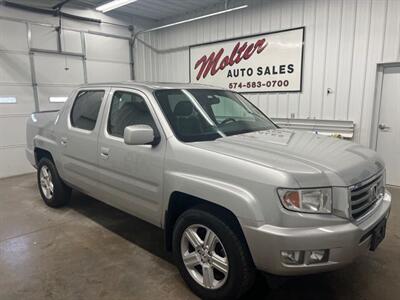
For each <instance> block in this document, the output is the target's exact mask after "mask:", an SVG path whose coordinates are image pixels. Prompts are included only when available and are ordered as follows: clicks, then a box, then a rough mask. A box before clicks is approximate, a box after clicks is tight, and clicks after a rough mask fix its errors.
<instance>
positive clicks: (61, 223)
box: [0, 174, 400, 300]
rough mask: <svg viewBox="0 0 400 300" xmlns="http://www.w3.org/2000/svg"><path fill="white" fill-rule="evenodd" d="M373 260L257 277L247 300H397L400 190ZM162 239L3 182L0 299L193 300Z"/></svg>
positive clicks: (85, 201)
mask: <svg viewBox="0 0 400 300" xmlns="http://www.w3.org/2000/svg"><path fill="white" fill-rule="evenodd" d="M392 193H393V198H394V203H393V208H392V214H391V218H390V222H389V224H388V231H387V237H386V239H385V241H384V242H383V243H382V244H381V245H380V247H379V248H378V250H377V251H376V252H375V253H367V254H366V255H365V256H363V257H361V258H360V259H359V260H358V261H357V262H355V263H354V264H353V265H351V266H349V267H347V268H345V269H342V270H339V271H335V272H331V273H325V274H319V275H313V276H303V277H297V278H277V277H272V276H268V277H267V278H265V277H263V276H259V278H258V279H257V282H256V285H255V287H254V288H253V289H252V291H251V292H250V293H249V294H248V295H246V299H249V298H251V299H325V300H329V299H353V300H355V299H380V300H383V299H399V296H398V295H399V294H400V280H399V279H400V203H399V201H398V200H399V199H400V189H392ZM163 249H164V248H163V234H162V231H161V230H160V229H158V228H156V227H154V226H152V225H149V224H147V223H145V222H143V221H140V220H138V219H136V218H134V217H132V216H129V215H127V214H125V213H123V212H121V211H119V210H116V209H114V208H112V207H109V206H107V205H105V204H103V203H101V202H98V201H96V200H94V199H91V198H89V197H87V196H84V195H82V194H80V193H76V192H75V193H73V196H72V199H71V203H70V205H69V206H68V207H66V208H62V209H58V210H55V209H51V208H48V207H46V206H45V205H44V203H43V202H42V200H41V199H40V196H39V193H38V190H37V187H36V180H35V176H34V175H33V174H29V175H24V176H19V177H13V178H8V179H2V180H0V299H1V300H8V299H18V300H19V299H74V300H78V299H85V300H88V299H96V300H97V299H113V300H116V299H163V300H167V299H196V297H195V296H194V295H193V294H192V293H191V292H190V291H189V290H188V289H187V288H186V286H185V284H184V283H183V281H182V280H181V278H180V276H179V274H178V272H177V270H176V268H175V267H174V265H173V264H172V261H171V257H170V256H169V255H168V254H167V253H166V252H164V250H163Z"/></svg>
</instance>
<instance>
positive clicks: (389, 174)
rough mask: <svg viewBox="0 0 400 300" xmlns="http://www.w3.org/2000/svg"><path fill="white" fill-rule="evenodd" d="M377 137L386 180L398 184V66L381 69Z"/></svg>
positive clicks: (399, 80)
mask: <svg viewBox="0 0 400 300" xmlns="http://www.w3.org/2000/svg"><path fill="white" fill-rule="evenodd" d="M377 138H378V140H377V151H378V153H379V154H380V155H381V156H382V157H383V159H384V161H385V163H386V182H387V184H391V185H397V186H400V66H398V67H385V68H384V70H383V81H382V93H381V106H380V111H379V122H378V137H377Z"/></svg>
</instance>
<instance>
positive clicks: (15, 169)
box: [0, 146, 35, 178]
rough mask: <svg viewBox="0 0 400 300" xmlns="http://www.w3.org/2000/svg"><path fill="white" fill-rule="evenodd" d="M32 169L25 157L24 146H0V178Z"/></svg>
mask: <svg viewBox="0 0 400 300" xmlns="http://www.w3.org/2000/svg"><path fill="white" fill-rule="evenodd" d="M34 171H35V169H34V168H33V167H32V166H31V165H30V164H29V162H28V160H27V159H26V157H25V146H18V147H6V148H2V147H0V178H3V177H8V176H13V175H18V174H23V173H30V172H34Z"/></svg>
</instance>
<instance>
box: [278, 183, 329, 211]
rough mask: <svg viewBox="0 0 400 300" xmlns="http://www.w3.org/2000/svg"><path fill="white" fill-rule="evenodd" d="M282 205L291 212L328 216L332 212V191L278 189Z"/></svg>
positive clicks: (324, 189) (323, 189)
mask: <svg viewBox="0 0 400 300" xmlns="http://www.w3.org/2000/svg"><path fill="white" fill-rule="evenodd" d="M278 195H279V198H280V199H281V202H282V205H283V206H284V207H285V208H287V209H289V210H293V211H298V212H307V213H317V214H330V213H331V212H332V189H331V188H321V189H303V190H291V189H278Z"/></svg>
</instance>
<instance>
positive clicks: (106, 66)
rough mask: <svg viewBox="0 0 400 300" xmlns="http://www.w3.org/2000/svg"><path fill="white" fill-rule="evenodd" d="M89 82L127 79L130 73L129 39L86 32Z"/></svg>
mask: <svg viewBox="0 0 400 300" xmlns="http://www.w3.org/2000/svg"><path fill="white" fill-rule="evenodd" d="M85 44H86V58H87V60H86V65H87V76H88V82H90V83H94V82H116V81H126V80H129V79H130V78H131V75H130V64H129V61H130V59H129V58H130V56H129V55H130V54H129V41H128V40H124V39H119V38H112V37H105V36H99V35H94V34H85Z"/></svg>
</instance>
